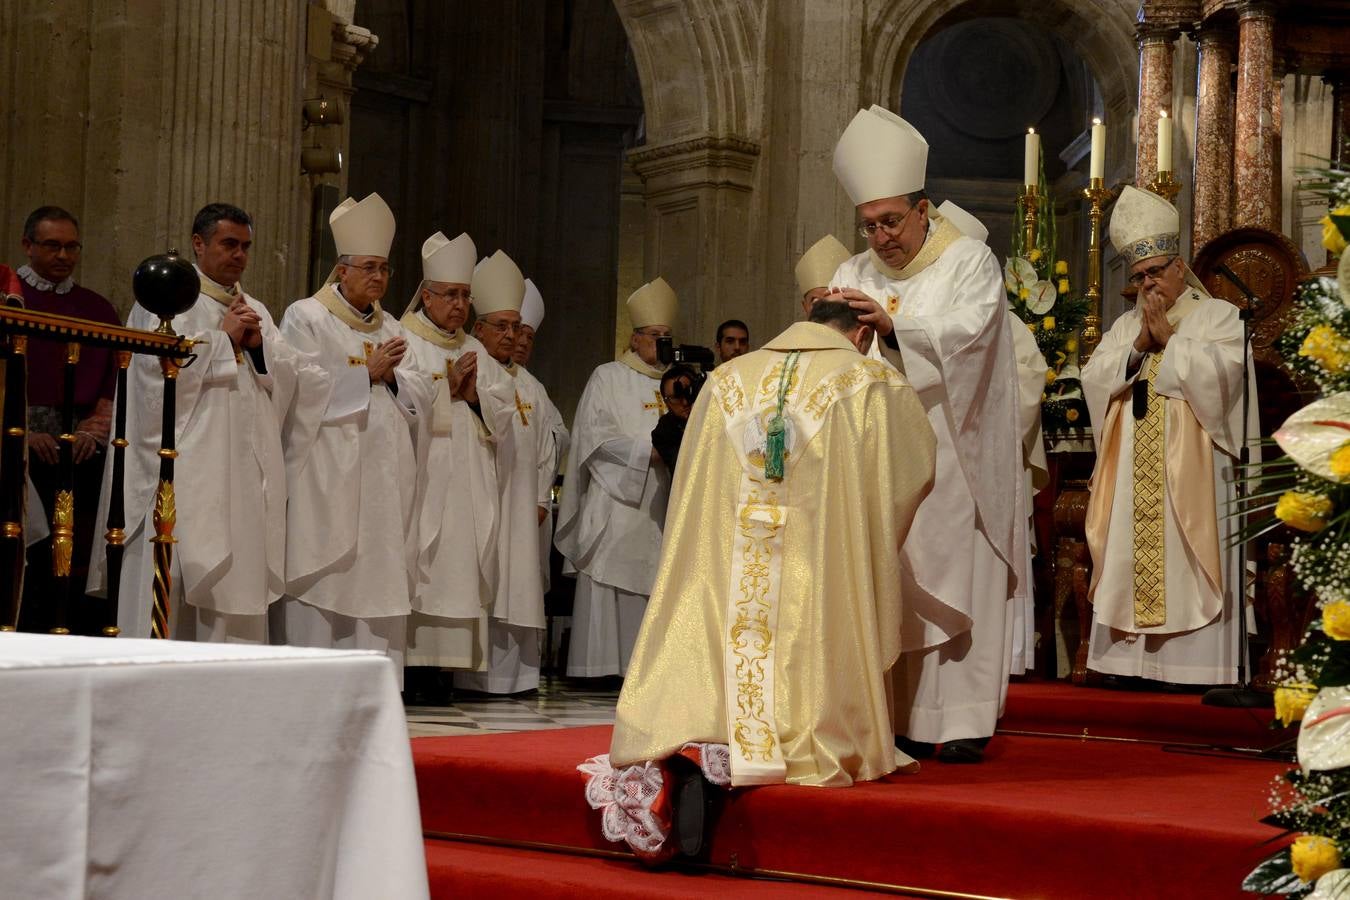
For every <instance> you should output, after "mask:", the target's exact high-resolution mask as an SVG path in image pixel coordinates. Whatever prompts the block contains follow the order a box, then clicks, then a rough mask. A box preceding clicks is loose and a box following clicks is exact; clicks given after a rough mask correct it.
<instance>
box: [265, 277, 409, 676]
mask: <svg viewBox="0 0 1350 900" xmlns="http://www.w3.org/2000/svg"><path fill="white" fill-rule="evenodd" d="M332 289H334V290H336V287H335V286H333V287H332ZM337 302H338V303H340V304H346V301H345V300H342V299H341V295H340V294H338V296H337ZM344 311H345V313H346V315H347V316H348V317H349V318H350V317H352V316H355V317H356V320H357V321H362V316H361V313H359V312H358V311H357V310H356V309H355V308H353V307H351V306H350V304H346V305H345V308H344ZM365 327H366V328H367V329H369V330H360V329H358V328H356V327H352V326H350V325H348V324H347V322H345V321H343V320H342V319H340V318H338V316H337V315H336V314H334V313H333V312H330V311H329V309H328V308H327V307H325V306H324V305H323V303H321V302H320V301H319V300H318V299H317V298H315V297H307V298H305V299H303V300H297V301H296V302H295V303H293V304H291V305H290V307H288V308H287V310H286V313H285V315H283V316H282V318H281V332H282V334H283V335H284V336H285V337H286V339H287V340H288V341H289V342H290V343H291V345H292V346H294V347H296V348H297V349H299V350H301V351H303V352H305V353H309V354H312V355H313V356H314V357H315V359H316V361H317V363H318V364H319V365H320V366H322V367H323V368H324V369H325V370H327V372H328V373H329V375H330V377H331V378H332V387H331V389H330V390H329V392H328V397H327V403H326V404H325V405H324V406H323V412H322V415H321V416H317V417H314V418H313V419H309V420H299V421H295V422H294V423H292V424H288V428H287V431H286V434H285V436H284V437H285V440H286V445H285V446H286V463H287V471H288V475H289V477H290V489H291V491H290V493H291V498H290V506H289V509H288V515H287V524H288V540H287V544H286V594H287V596H286V598H285V599H284V600H283V601H282V602H283V604H284V605H285V606H286V607H288V608H287V609H285V610H283V612H284V614H285V615H284V619H285V623H284V624H285V631H286V633H284V634H281V635H278V638H279V639H280V640H282V641H284V642H285V643H295V644H306V645H318V646H333V647H342V648H346V647H359V648H369V649H380V650H383V651H384V652H386V653H389V654H390V656H391V657H393V658H394V659H395V662H396V663H399V664H400V665H401V662H402V653H403V648H404V645H405V644H406V640H407V634H406V628H407V615H408V611H409V610H410V609H411V607H412V597H413V586H414V577H415V572H416V568H415V567H416V561H417V528H416V519H415V512H416V510H415V504H414V501H415V490H416V485H417V479H418V472H417V464H416V458H415V443H414V438H415V432H416V428H417V424H418V421H419V420H420V419H423V418H425V417H426V416H427V415H428V413H429V410H430V404H431V398H432V384H431V379H430V378H429V377H428V376H426V375H424V374H422V373H421V372H419V371H418V370H417V369H416V368H415V367H414V366H413V364H412V361H411V360H410V359H409V358H408V357H407V356H405V357H404V359H403V361H402V362H401V363H400V364H399V365H398V367H397V368H396V369H395V379H396V382H397V391H395V389H394V387H395V386H394V385H390V384H387V383H384V382H381V383H379V384H372V383H371V381H370V377H369V374H368V370H367V368H366V363H365V360H366V358H367V356H368V354H369V352H370V350H371V349H372V348H373V347H374V345H375V344H378V343H380V342H382V341H385V340H388V339H390V338H393V337H406V335H405V333H404V331H403V328H402V327H401V326H400V325H399V324H398V322H396V321H395V320H394V319H393V318H392V317H390V316H387V315H384V314H383V313H382V312H379V311H378V310H377V311H376V313H375V315H374V316H373V317H372V318H371V319H370V320H369V325H366V326H365ZM300 607H304V608H303V609H302V608H300ZM277 624H278V619H277V617H274V618H273V625H274V627H275V626H276V625H277ZM401 671H402V670H401V668H400V672H401Z"/></svg>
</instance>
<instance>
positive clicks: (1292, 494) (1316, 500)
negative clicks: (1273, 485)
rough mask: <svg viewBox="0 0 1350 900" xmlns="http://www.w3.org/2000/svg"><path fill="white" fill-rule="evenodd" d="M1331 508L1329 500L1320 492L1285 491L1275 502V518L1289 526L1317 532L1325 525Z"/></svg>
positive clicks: (1329, 516)
mask: <svg viewBox="0 0 1350 900" xmlns="http://www.w3.org/2000/svg"><path fill="white" fill-rule="evenodd" d="M1333 509H1334V507H1333V506H1332V503H1331V501H1330V500H1328V499H1327V498H1326V497H1323V496H1322V495H1321V494H1309V493H1307V492H1305V491H1285V492H1284V493H1283V494H1281V495H1280V499H1279V500H1278V501H1277V502H1276V504H1275V518H1277V519H1279V520H1280V521H1281V522H1283V523H1284V524H1286V525H1288V526H1289V527H1290V528H1297V529H1298V530H1299V531H1312V532H1317V531H1321V530H1322V529H1323V528H1326V527H1327V520H1328V519H1330V518H1331V512H1332V510H1333Z"/></svg>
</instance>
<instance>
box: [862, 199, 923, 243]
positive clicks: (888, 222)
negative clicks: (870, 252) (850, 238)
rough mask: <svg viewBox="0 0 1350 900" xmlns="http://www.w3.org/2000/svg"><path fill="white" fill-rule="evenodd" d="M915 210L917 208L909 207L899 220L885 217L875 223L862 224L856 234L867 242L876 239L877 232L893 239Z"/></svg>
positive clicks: (893, 217)
mask: <svg viewBox="0 0 1350 900" xmlns="http://www.w3.org/2000/svg"><path fill="white" fill-rule="evenodd" d="M916 209H918V207H917V206H911V207H910V208H909V212H907V213H905V214H904V215H903V216H900V217H899V218H896V217H895V216H885V217H883V218H881V219H878V220H877V221H875V222H864V223H862V224H861V225H859V226H858V234H860V235H862V236H863V237H865V238H867V239H868V240H869V241H870V240H871V239H872V238H874V237H876V233H877V231H878V230H881V231H884V232H886V233H887V234H889V235H891V236H892V237H894V236H895V235H897V234H899V233H900V229H902V228H904V227H905V221H906V220H907V219H908V218H909V216H910V213H912V212H914V210H916Z"/></svg>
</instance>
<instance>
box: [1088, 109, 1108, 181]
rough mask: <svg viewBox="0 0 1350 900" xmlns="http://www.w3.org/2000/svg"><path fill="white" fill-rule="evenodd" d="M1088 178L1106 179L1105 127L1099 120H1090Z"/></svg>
mask: <svg viewBox="0 0 1350 900" xmlns="http://www.w3.org/2000/svg"><path fill="white" fill-rule="evenodd" d="M1088 177H1089V178H1105V177H1106V126H1105V125H1103V124H1102V120H1101V119H1093V120H1092V158H1091V162H1090V164H1089V166H1088Z"/></svg>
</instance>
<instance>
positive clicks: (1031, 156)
mask: <svg viewBox="0 0 1350 900" xmlns="http://www.w3.org/2000/svg"><path fill="white" fill-rule="evenodd" d="M1040 170H1041V136H1040V135H1039V134H1037V133H1036V129H1035V128H1028V129H1027V152H1026V157H1025V159H1024V160H1023V162H1022V183H1023V184H1024V185H1026V187H1027V193H1030V192H1031V191H1033V190H1035V189H1036V185H1038V184H1039V183H1040V180H1041V179H1040V174H1039V173H1040Z"/></svg>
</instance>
